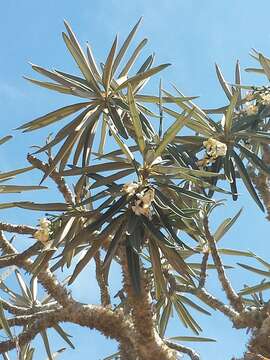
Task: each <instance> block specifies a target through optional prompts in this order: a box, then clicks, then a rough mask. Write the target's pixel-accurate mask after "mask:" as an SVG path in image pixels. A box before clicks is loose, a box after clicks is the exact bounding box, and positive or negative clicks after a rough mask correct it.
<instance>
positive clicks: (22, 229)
mask: <svg viewBox="0 0 270 360" xmlns="http://www.w3.org/2000/svg"><path fill="white" fill-rule="evenodd" d="M0 230H3V231H7V232H12V233H17V234H26V235H27V234H29V235H34V233H35V232H36V231H37V229H36V228H34V227H32V226H26V225H13V224H8V223H4V222H0Z"/></svg>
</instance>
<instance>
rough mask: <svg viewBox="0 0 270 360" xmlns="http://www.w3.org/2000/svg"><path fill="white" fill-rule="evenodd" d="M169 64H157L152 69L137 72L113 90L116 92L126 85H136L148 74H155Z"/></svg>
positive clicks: (148, 75)
mask: <svg viewBox="0 0 270 360" xmlns="http://www.w3.org/2000/svg"><path fill="white" fill-rule="evenodd" d="M169 65H171V64H163V65H159V66H156V67H154V68H152V69H149V70H146V71H145V72H143V73H139V74H137V75H135V76H133V77H131V78H129V79H128V80H126V81H124V82H123V83H122V84H121V85H119V86H118V87H117V88H116V89H115V92H118V91H120V90H122V89H124V88H126V87H127V86H128V85H132V86H136V85H137V84H138V83H140V82H141V81H142V80H145V79H147V78H149V77H150V76H153V75H155V74H157V73H158V72H160V71H162V70H164V69H165V68H166V67H168V66H169Z"/></svg>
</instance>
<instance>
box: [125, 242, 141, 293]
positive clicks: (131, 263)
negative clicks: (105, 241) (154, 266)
mask: <svg viewBox="0 0 270 360" xmlns="http://www.w3.org/2000/svg"><path fill="white" fill-rule="evenodd" d="M126 256H127V265H128V271H129V276H130V280H131V285H132V289H133V291H134V294H135V295H136V296H139V295H140V294H141V271H140V258H139V255H138V254H137V252H135V251H134V249H133V248H132V247H131V246H129V245H126Z"/></svg>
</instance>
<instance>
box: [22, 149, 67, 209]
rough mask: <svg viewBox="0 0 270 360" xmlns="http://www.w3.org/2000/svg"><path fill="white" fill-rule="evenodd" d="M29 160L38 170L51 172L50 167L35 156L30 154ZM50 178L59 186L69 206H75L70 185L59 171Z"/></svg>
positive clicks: (54, 172) (52, 173)
mask: <svg viewBox="0 0 270 360" xmlns="http://www.w3.org/2000/svg"><path fill="white" fill-rule="evenodd" d="M27 160H28V161H29V163H30V164H32V165H33V166H34V167H35V168H36V169H39V170H41V171H43V172H46V171H48V170H49V168H50V165H49V164H45V163H44V162H42V161H41V160H39V159H37V158H36V157H35V156H33V155H30V154H28V155H27ZM50 178H51V179H52V180H53V181H54V182H55V184H56V185H57V188H58V190H59V191H60V193H61V194H62V195H63V197H64V199H65V201H66V203H68V204H74V198H73V195H72V192H71V191H70V189H69V187H68V185H67V184H66V182H65V180H64V178H63V177H62V176H61V175H60V174H59V172H58V171H57V170H53V171H52V172H51V174H50Z"/></svg>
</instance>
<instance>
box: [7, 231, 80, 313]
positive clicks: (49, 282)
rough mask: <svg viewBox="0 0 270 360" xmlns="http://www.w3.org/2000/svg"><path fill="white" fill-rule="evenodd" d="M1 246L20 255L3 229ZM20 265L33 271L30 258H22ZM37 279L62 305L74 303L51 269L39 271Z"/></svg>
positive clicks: (8, 251) (11, 252)
mask: <svg viewBox="0 0 270 360" xmlns="http://www.w3.org/2000/svg"><path fill="white" fill-rule="evenodd" d="M35 245H36V244H35ZM35 245H33V246H35ZM0 248H2V250H3V252H4V253H6V254H11V255H17V256H20V254H18V253H17V250H16V249H15V247H14V246H13V245H12V244H11V243H10V242H9V241H8V240H7V239H6V238H5V237H4V235H3V233H2V232H1V231H0ZM26 251H27V250H26ZM19 265H20V267H22V268H24V269H25V270H26V271H27V272H31V267H32V265H33V261H32V260H31V259H29V258H28V259H25V258H24V259H22V260H21V262H20V264H19ZM37 279H38V281H39V282H40V283H41V285H42V286H43V287H44V288H45V289H46V290H47V292H48V293H49V294H50V295H52V296H53V297H54V298H55V300H57V301H58V302H59V304H60V305H62V306H67V305H70V304H71V303H74V300H73V299H72V297H71V295H70V294H69V292H68V290H67V289H66V288H65V287H64V286H62V285H61V284H60V283H59V282H58V281H57V279H56V278H55V276H54V275H53V273H52V272H51V271H50V270H49V269H46V270H43V271H41V272H39V273H38V274H37Z"/></svg>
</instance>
